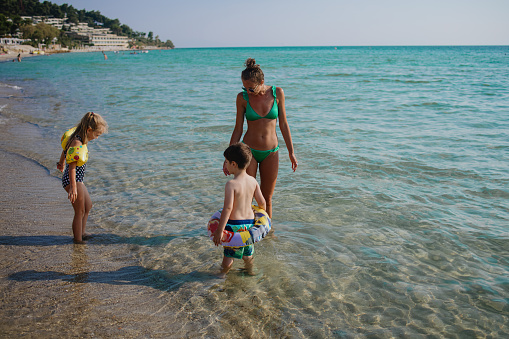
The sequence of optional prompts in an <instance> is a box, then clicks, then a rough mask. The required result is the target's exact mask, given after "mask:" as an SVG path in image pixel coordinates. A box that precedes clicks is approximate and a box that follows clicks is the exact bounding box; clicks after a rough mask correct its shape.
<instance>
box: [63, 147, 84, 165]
mask: <svg viewBox="0 0 509 339" xmlns="http://www.w3.org/2000/svg"><path fill="white" fill-rule="evenodd" d="M75 161H76V162H77V164H76V165H78V166H83V165H85V164H86V163H87V161H88V149H87V145H81V146H76V147H69V149H68V150H67V155H66V156H65V162H67V163H68V164H70V163H72V162H75Z"/></svg>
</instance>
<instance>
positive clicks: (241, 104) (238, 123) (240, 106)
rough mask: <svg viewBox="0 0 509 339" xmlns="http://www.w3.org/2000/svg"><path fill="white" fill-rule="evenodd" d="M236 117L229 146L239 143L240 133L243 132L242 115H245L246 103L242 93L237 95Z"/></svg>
mask: <svg viewBox="0 0 509 339" xmlns="http://www.w3.org/2000/svg"><path fill="white" fill-rule="evenodd" d="M236 106H237V115H236V119H235V128H234V129H233V133H232V137H231V139H230V145H233V144H235V143H237V142H239V141H240V138H241V137H242V132H243V131H244V114H245V113H246V107H247V102H246V100H245V99H244V97H243V96H242V93H239V94H238V95H237V102H236Z"/></svg>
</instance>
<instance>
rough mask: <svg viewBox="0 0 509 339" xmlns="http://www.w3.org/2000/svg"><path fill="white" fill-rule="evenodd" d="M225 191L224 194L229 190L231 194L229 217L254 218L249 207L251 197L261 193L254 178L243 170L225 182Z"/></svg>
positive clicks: (239, 218)
mask: <svg viewBox="0 0 509 339" xmlns="http://www.w3.org/2000/svg"><path fill="white" fill-rule="evenodd" d="M225 191H226V192H225V193H226V194H228V191H230V194H232V196H233V206H232V212H231V214H230V219H233V220H245V219H253V218H254V213H253V208H252V207H251V205H252V203H253V198H255V199H256V198H259V195H261V194H262V193H261V190H260V186H259V185H258V182H257V181H256V179H255V178H253V177H252V176H250V175H248V174H247V173H246V172H245V171H243V172H242V173H239V174H238V175H237V176H236V177H235V178H233V179H232V180H230V181H229V182H228V183H227V184H226V187H225ZM226 194H225V196H226ZM258 194H259V195H258ZM257 195H258V196H257ZM256 200H259V199H256Z"/></svg>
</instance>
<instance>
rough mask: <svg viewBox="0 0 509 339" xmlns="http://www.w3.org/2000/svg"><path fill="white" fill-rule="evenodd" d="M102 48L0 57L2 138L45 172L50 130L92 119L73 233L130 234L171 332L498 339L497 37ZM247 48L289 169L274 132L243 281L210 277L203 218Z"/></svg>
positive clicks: (507, 65)
mask: <svg viewBox="0 0 509 339" xmlns="http://www.w3.org/2000/svg"><path fill="white" fill-rule="evenodd" d="M107 55H108V60H104V58H103V56H102V54H101V53H72V54H60V55H53V56H41V57H34V58H26V59H23V61H22V62H21V63H12V62H11V63H2V64H0V87H2V88H1V90H2V93H4V98H8V100H7V102H8V104H5V105H3V106H2V107H0V128H2V125H4V126H7V125H8V126H10V127H9V128H11V129H14V132H16V133H15V134H17V135H19V136H20V138H21V139H20V140H23V141H22V142H19V143H16V144H13V143H9V144H6V143H4V144H3V145H2V147H4V148H8V150H9V151H11V152H15V153H19V154H22V155H24V156H26V157H29V158H31V159H34V160H36V161H37V162H39V163H40V164H42V165H43V166H45V167H47V168H48V169H49V170H50V173H51V174H52V175H54V176H59V172H58V171H57V170H56V169H55V165H54V164H55V161H57V160H58V158H59V155H60V152H61V149H60V148H59V147H60V136H61V135H62V133H63V132H64V131H65V130H66V129H68V128H70V127H72V126H73V125H74V124H76V123H77V122H78V121H79V120H80V118H81V117H82V116H83V115H84V114H85V113H86V112H87V111H94V112H97V113H100V114H102V115H103V116H104V117H105V118H106V120H107V121H108V123H109V126H110V130H109V133H108V134H105V135H103V136H101V137H100V138H99V139H98V140H94V141H92V142H91V143H90V145H89V150H90V160H89V162H88V167H87V172H86V176H85V183H86V185H87V187H88V189H89V192H90V194H91V197H92V201H93V202H94V208H93V210H92V213H91V216H90V223H91V226H90V227H91V230H92V231H93V232H95V233H99V234H100V235H99V237H98V238H99V240H95V241H100V242H101V243H103V244H104V243H105V242H112V243H115V242H123V243H125V242H128V243H129V244H132V246H130V247H129V248H130V251H131V252H130V253H128V256H130V257H132V258H133V260H136V261H138V262H139V263H140V265H142V266H143V267H144V268H145V271H144V272H143V273H142V274H144V275H145V277H144V278H143V279H146V278H147V277H148V278H150V277H153V280H154V283H153V286H154V288H157V289H159V290H160V291H161V298H166V299H167V302H168V304H169V305H170V306H171V307H169V308H168V310H167V311H165V312H168V322H169V323H170V322H172V323H173V324H174V326H178V328H180V330H179V331H178V332H176V333H175V335H176V336H189V337H197V336H204V337H221V336H224V337H240V336H252V337H292V338H299V337H302V338H308V337H313V338H319V337H338V338H350V337H351V338H354V337H367V336H369V337H380V338H389V337H409V338H415V337H427V336H429V337H433V338H440V337H443V338H475V337H481V338H484V337H486V338H503V337H509V46H500V47H496V46H493V47H445V46H444V47H337V48H334V47H315V48H314V47H306V48H296V47H295V48H217V49H212V48H210V49H175V50H167V51H150V52H149V53H145V54H136V55H134V54H130V53H128V52H120V53H115V54H114V53H111V52H109V53H107ZM248 57H253V58H256V61H257V63H259V64H260V65H261V66H262V69H263V71H264V73H265V79H266V84H268V85H276V86H279V87H282V88H283V89H284V91H285V95H286V109H287V116H288V121H289V124H290V128H291V132H292V137H293V143H294V146H295V151H296V155H297V158H298V161H299V168H298V170H297V171H296V172H295V173H293V172H292V170H291V163H290V161H289V159H288V152H287V150H286V148H285V147H284V140H283V138H282V136H281V133H280V131H279V128H278V136H279V138H280V146H282V147H281V150H280V169H279V176H278V182H277V185H276V191H275V195H274V212H273V227H274V229H275V234H274V236H272V237H269V238H267V239H264V240H263V241H261V242H260V243H257V244H256V246H255V268H256V275H255V276H248V275H246V274H244V272H243V271H242V270H240V268H242V263H241V262H237V263H236V264H235V265H234V269H233V270H232V271H231V272H230V273H229V274H228V277H227V278H226V280H219V279H216V278H214V276H213V274H214V273H216V272H217V271H218V269H219V265H220V262H221V258H222V250H221V249H220V248H217V247H215V246H214V245H213V243H212V241H211V240H210V239H209V238H208V237H207V234H206V224H207V221H208V219H209V217H210V216H211V215H212V213H214V212H215V211H216V210H217V209H218V208H220V207H221V206H222V201H223V192H224V184H225V182H226V181H227V180H228V178H227V177H225V176H224V174H223V173H222V163H223V156H222V152H223V150H224V149H225V148H226V147H227V146H228V143H229V140H230V136H231V133H232V131H233V126H234V122H235V98H236V95H237V93H238V92H239V91H240V90H241V86H242V83H241V81H240V73H241V71H242V70H243V63H244V61H245V60H246V58H248ZM14 122H18V123H14ZM62 194H65V192H64V191H63V190H62ZM69 226H70V225H69ZM69 236H71V228H70V227H69ZM93 245H94V240H91V241H90V243H89V244H88V245H87V246H93ZM108 255H109V254H108V253H105V254H104V256H105V260H116V258H110V257H108ZM137 274H140V273H139V272H137ZM140 279H141V278H140ZM85 280H86V279H85ZM131 280H132V279H131ZM85 282H89V283H91V284H93V283H99V282H95V281H93V278H90V281H85ZM119 297H121V296H119ZM143 302H147V303H149V302H150V300H143ZM130 311H131V310H128V309H126V312H130ZM166 325H167V324H161V325H160V326H161V328H160V329H159V330H163V329H164V326H166Z"/></svg>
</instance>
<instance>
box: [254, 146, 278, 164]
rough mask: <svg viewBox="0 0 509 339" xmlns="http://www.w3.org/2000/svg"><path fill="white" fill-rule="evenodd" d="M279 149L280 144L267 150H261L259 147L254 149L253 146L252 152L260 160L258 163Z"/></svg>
mask: <svg viewBox="0 0 509 339" xmlns="http://www.w3.org/2000/svg"><path fill="white" fill-rule="evenodd" d="M278 150H279V145H277V146H276V148H273V149H269V150H267V151H259V150H257V149H252V148H251V154H253V158H255V160H256V161H257V162H258V163H261V162H262V161H263V160H265V158H266V157H268V156H269V155H270V154H271V153H275V152H277V151H278Z"/></svg>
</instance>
